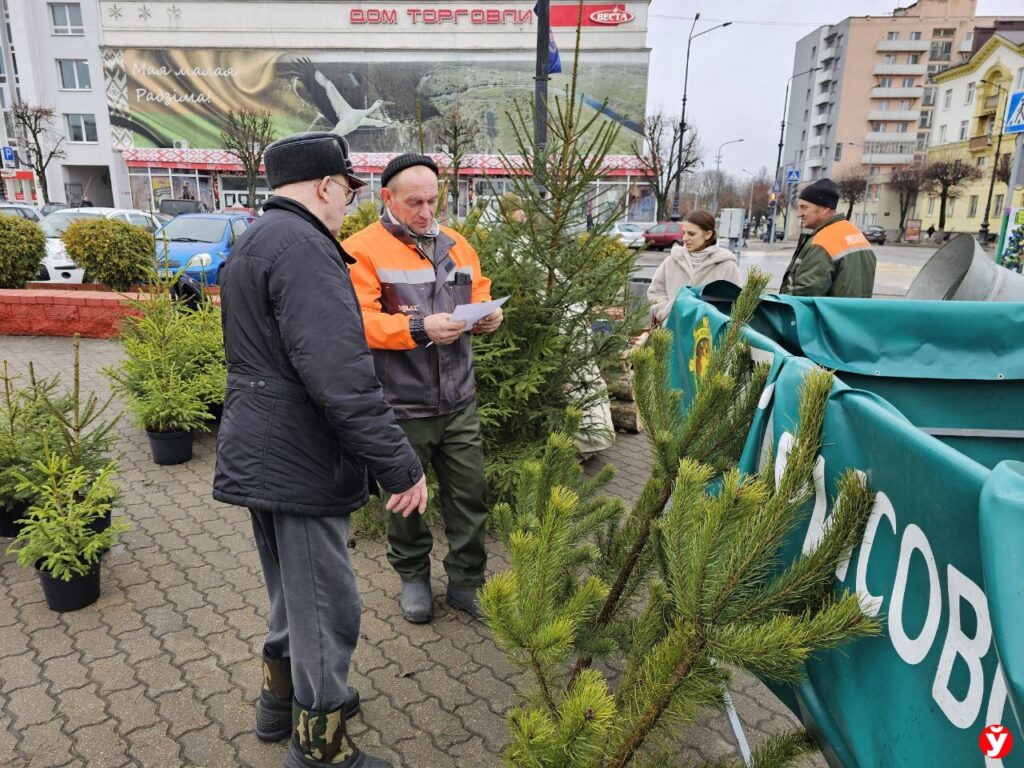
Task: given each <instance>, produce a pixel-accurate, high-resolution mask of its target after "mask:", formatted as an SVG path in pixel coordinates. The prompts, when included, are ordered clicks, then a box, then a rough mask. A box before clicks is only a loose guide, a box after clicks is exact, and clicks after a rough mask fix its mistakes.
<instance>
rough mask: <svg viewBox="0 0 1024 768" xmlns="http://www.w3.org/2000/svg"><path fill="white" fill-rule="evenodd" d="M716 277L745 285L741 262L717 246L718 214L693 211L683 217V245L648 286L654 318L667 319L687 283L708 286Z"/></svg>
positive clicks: (658, 271) (676, 247) (664, 263)
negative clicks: (741, 273)
mask: <svg viewBox="0 0 1024 768" xmlns="http://www.w3.org/2000/svg"><path fill="white" fill-rule="evenodd" d="M715 280H728V281H729V282H730V283H735V284H736V285H742V284H743V278H742V277H741V276H740V267H739V262H738V261H737V260H736V255H735V254H734V253H733V252H732V251H730V250H729V249H727V248H722V247H721V246H720V245H718V239H717V237H716V233H715V217H714V216H712V215H711V213H710V212H708V211H693V212H692V213H691V214H689V215H688V216H687V217H686V218H685V219H684V220H683V244H682V245H679V244H676V245H673V246H672V251H671V253H670V254H669V255H668V256H667V257H666V258H665V260H664V261H663V262H662V263H661V266H659V267H658V270H657V271H656V272H655V273H654V278H653V279H652V280H651V286H650V288H648V289H647V298H648V299H650V300H651V305H652V306H651V313H652V314H653V315H654V320H655V321H656V322H658V323H662V322H664V321H665V318H666V317H668V313H669V311H670V310H671V309H672V305H673V304H674V303H675V300H676V294H677V293H679V289H680V288H682V287H683V286H684V285H693V286H698V285H706V284H707V283H711V282H714V281H715Z"/></svg>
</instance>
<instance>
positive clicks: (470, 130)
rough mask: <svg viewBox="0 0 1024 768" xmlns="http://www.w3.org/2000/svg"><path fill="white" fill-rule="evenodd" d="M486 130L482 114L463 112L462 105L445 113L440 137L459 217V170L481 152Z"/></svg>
mask: <svg viewBox="0 0 1024 768" xmlns="http://www.w3.org/2000/svg"><path fill="white" fill-rule="evenodd" d="M483 131H484V123H483V116H482V113H480V112H473V111H471V110H468V109H463V108H462V107H460V106H459V103H458V102H455V103H454V104H452V105H451V106H450V107H448V108H447V109H445V110H442V111H441V116H440V118H439V122H438V125H437V138H438V140H439V141H440V142H441V147H440V150H441V153H442V154H444V155H445V156H446V157H447V158H448V171H449V173H450V175H451V181H450V182H449V184H448V193H449V195H450V196H451V199H452V205H453V206H454V208H455V212H454V215H455V216H458V215H459V169H461V168H462V160H463V158H465V157H466V155H468V154H470V153H472V152H473V151H474V150H475V149H477V146H478V142H479V140H480V136H481V135H482V134H483Z"/></svg>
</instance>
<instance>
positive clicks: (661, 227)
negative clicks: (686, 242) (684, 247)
mask: <svg viewBox="0 0 1024 768" xmlns="http://www.w3.org/2000/svg"><path fill="white" fill-rule="evenodd" d="M682 239H683V222H681V221H663V222H661V223H660V224H655V225H654V226H653V227H651V228H650V229H648V230H647V231H646V232H644V241H645V242H646V243H647V246H648V247H649V248H656V249H658V250H659V251H661V250H664V249H665V248H671V247H672V246H673V245H674V244H676V243H678V242H680V241H681V240H682Z"/></svg>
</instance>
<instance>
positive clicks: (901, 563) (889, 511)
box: [765, 413, 1008, 768]
mask: <svg viewBox="0 0 1024 768" xmlns="http://www.w3.org/2000/svg"><path fill="white" fill-rule="evenodd" d="M772 416H774V413H773V414H772ZM770 423H771V422H770V421H769V424H770ZM770 434H771V432H770V426H769V432H768V433H767V434H766V435H765V439H766V440H768V439H769V435H770ZM793 442H794V438H793V435H791V434H790V433H788V432H784V433H783V434H782V435H781V436H780V438H779V443H778V448H777V454H776V461H775V473H776V482H778V479H779V478H781V476H782V471H783V470H784V469H785V465H786V462H787V460H788V457H789V454H790V452H791V451H792V448H793ZM819 458H820V457H819ZM817 469H818V467H817V465H816V466H815V473H816V472H817ZM858 474H860V475H861V476H862V477H864V475H863V473H862V472H859V471H858ZM815 486H816V491H818V488H817V486H818V483H817V480H815ZM815 501H816V502H817V499H815ZM882 518H886V519H888V521H889V525H890V527H891V528H892V531H893V535H894V536H895V535H897V533H898V531H899V525H898V523H897V519H896V510H895V508H894V507H893V505H892V502H891V501H890V499H889V497H888V496H887V495H886V494H885V493H884V492H881V491H879V492H876V495H875V505H874V508H873V509H872V511H871V515H870V517H869V518H868V522H867V525H866V528H865V532H864V538H863V540H862V541H861V544H860V548H859V550H858V556H857V568H856V575H855V587H856V590H857V594H858V595H859V597H860V601H861V606H862V608H863V610H864V611H865V613H867V614H868V615H872V616H876V615H878V613H879V612H880V610H881V608H882V605H883V603H884V598H883V597H882V596H877V595H873V594H871V593H870V591H869V590H868V586H867V584H868V573H869V569H870V568H871V563H872V561H871V552H872V549H873V546H874V543H875V538H876V536H877V534H878V529H879V526H880V525H881V521H882ZM814 519H815V518H814V514H813V513H812V522H813V520H814ZM819 525H820V529H821V530H827V526H828V522H827V520H823V521H822V522H820V523H819ZM821 535H822V534H821V533H820V532H819V533H817V534H814V536H815V537H816V541H817V542H819V543H820V541H821ZM810 536H811V533H810V531H808V537H807V538H805V546H806V544H807V541H808V539H809V537H810ZM810 551H813V547H811V548H810ZM915 551H916V552H918V553H919V554H920V555H921V559H922V560H923V562H924V564H925V568H926V569H927V572H928V594H927V600H928V609H927V612H926V615H925V621H924V624H923V626H922V627H921V630H920V632H919V633H918V635H917V637H916V638H913V639H911V638H910V637H909V636H908V635H907V632H906V629H905V627H904V625H903V606H904V600H905V597H906V589H907V582H908V577H909V574H910V563H911V560H912V559H913V554H914V552H915ZM847 565H848V563H847ZM842 570H843V574H844V575H842V576H840V577H839V581H841V582H842V581H845V575H847V574H846V568H845V567H844V568H843V569H842ZM946 576H947V580H948V586H947V591H948V597H949V603H950V611H949V622H948V625H947V630H946V639H945V641H944V643H943V647H942V652H941V654H940V657H939V661H938V664H937V666H936V671H935V677H934V678H933V683H932V688H931V694H932V698H933V699H934V700H935V702H936V704H938V705H939V708H940V709H941V710H942V712H943V714H944V715H945V716H946V717H947V719H948V720H949V721H950V723H952V724H953V725H955V726H957V727H958V728H963V729H966V728H970V727H972V726H978V723H977V722H976V721H977V720H978V719H979V715H981V707H982V704H983V701H984V697H985V676H984V667H983V665H982V659H984V658H985V656H986V655H987V654H988V652H989V650H990V649H991V648H992V622H991V616H990V613H989V610H988V598H987V596H986V595H985V591H984V590H983V589H982V588H981V587H979V586H978V584H976V583H975V582H974V581H973V580H972V579H970V578H969V577H968V576H966V575H964V574H963V573H962V572H961V571H959V570H958V569H957V568H955V567H954V566H952V565H949V564H947V567H946ZM889 599H890V608H889V615H888V630H889V639H890V642H891V643H892V646H893V648H894V649H895V650H896V652H897V654H898V655H899V656H900V658H901V659H903V660H904V661H905V662H906V663H908V664H911V665H916V664H919V663H920V662H921V661H923V660H924V659H925V658H927V656H928V653H929V652H930V651H931V649H932V647H933V646H934V642H935V639H936V637H937V636H938V630H939V628H940V625H941V623H942V608H943V605H942V604H943V592H942V587H941V584H940V581H939V570H938V563H937V562H936V560H935V555H934V552H933V550H932V547H931V544H930V543H929V542H928V538H927V536H926V535H925V533H924V531H923V530H922V529H921V528H920V527H919V526H917V525H915V524H913V523H911V524H909V525H907V526H906V528H905V529H904V530H903V532H902V535H901V536H900V550H899V556H898V560H897V566H896V574H895V576H894V577H893V585H892V591H891V593H890V598H889ZM961 600H963V601H965V602H967V603H969V604H970V605H971V607H972V608H973V609H974V612H975V616H976V618H977V620H976V622H975V624H976V627H977V629H976V630H975V633H974V636H973V637H971V636H968V635H967V634H966V633H965V632H964V631H963V626H962V621H961V617H962V613H961V610H960V603H961ZM957 656H959V657H960V658H961V659H962V660H963V662H964V663H965V664H966V665H967V668H968V671H969V675H970V682H969V685H968V690H967V693H966V695H965V696H964V698H963V699H962V700H961V699H957V698H956V696H955V695H954V694H953V692H952V691H950V690H949V683H950V678H951V676H952V669H953V665H954V662H955V660H956V657H957ZM1007 703H1008V695H1007V687H1006V679H1005V677H1004V674H1003V669H1002V665H1001V664H999V663H998V660H997V664H996V669H995V674H994V676H993V679H992V688H991V690H990V691H989V694H988V707H987V708H986V711H985V722H983V723H981V726H978V727H984V726H985V725H987V724H991V723H1000V722H1002V721H1003V716H1004V714H1005V710H1006V705H1007ZM985 765H986V768H1000V767H1001V766H1002V765H1003V761H1002V760H997V759H993V758H985Z"/></svg>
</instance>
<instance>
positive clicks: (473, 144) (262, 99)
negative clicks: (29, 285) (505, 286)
mask: <svg viewBox="0 0 1024 768" xmlns="http://www.w3.org/2000/svg"><path fill="white" fill-rule="evenodd" d="M3 1H6V2H8V3H10V4H23V5H25V6H34V10H33V11H32V13H31V14H28V11H27V10H25V11H24V13H25V14H26V18H32V19H35V21H33V23H32V24H28V23H25V24H19V23H18V20H19V16H20V14H19V13H18V12H15V13H14V14H13V18H14V22H15V26H16V27H18V26H21V27H24V28H25V29H26V30H29V29H31V30H35V33H36V34H37V35H38V34H40V26H39V21H38V19H37V18H36V17H40V16H41V15H42V16H45V14H46V13H47V8H49V7H51V6H55V5H79V6H80V7H81V15H82V27H83V28H85V29H86V30H91V28H92V27H91V25H92V23H93V22H94V21H95V22H96V35H95V36H94V37H90V35H91V31H89V32H85V33H84V34H83V35H82V36H81V38H82V39H81V40H80V41H78V42H81V43H82V46H83V47H88V46H90V45H91V52H90V54H89V66H90V74H91V75H92V82H93V83H95V84H96V87H95V88H93V92H92V94H91V96H92V97H93V98H92V100H91V101H90V105H89V109H91V110H93V112H92V113H91V114H95V126H96V127H95V132H96V136H97V142H96V143H97V145H98V147H101V148H103V149H102V150H100V149H99V148H97V154H99V152H101V151H103V150H105V151H106V152H107V153H108V155H111V156H112V157H113V158H114V159H113V161H112V162H110V158H109V157H108V162H109V166H110V167H109V174H108V175H109V178H110V180H111V187H110V196H111V201H112V202H113V203H114V204H115V205H120V206H125V207H139V208H147V209H149V208H155V207H156V206H158V205H159V201H160V200H161V199H163V198H167V197H173V198H179V197H195V198H196V199H200V200H202V201H204V202H205V203H206V204H207V205H208V206H209V207H211V208H220V207H227V206H230V205H238V204H254V203H256V202H258V199H257V200H256V201H249V200H248V199H247V194H246V192H245V189H246V184H245V180H244V178H242V177H241V166H240V165H239V164H238V163H237V162H236V160H235V159H234V158H233V157H232V156H231V155H230V154H227V153H225V152H224V151H223V141H222V139H221V135H220V134H221V131H222V130H223V128H224V125H225V122H226V118H227V116H228V115H229V114H230V113H232V112H238V111H240V110H260V111H266V112H269V113H270V115H271V120H272V124H273V128H274V131H275V133H276V135H278V136H281V135H286V134H289V133H294V132H298V131H304V130H331V131H335V132H337V133H339V134H341V135H344V136H345V137H346V139H347V140H348V141H349V144H350V146H351V147H352V150H353V159H354V162H355V165H356V171H357V173H359V174H360V175H361V176H364V177H365V178H367V180H368V181H369V182H370V186H369V187H368V189H367V190H366V191H365V192H363V193H362V194H363V196H364V197H367V196H372V195H373V194H375V193H376V188H377V177H378V175H379V173H380V171H381V170H382V169H383V166H384V165H385V164H386V163H387V161H388V159H389V158H390V157H392V156H393V155H394V154H396V153H398V152H401V151H408V150H412V149H416V150H419V149H420V148H422V149H423V150H425V151H427V152H428V153H432V154H434V155H435V156H436V157H437V158H438V159H439V161H441V162H442V163H443V162H444V161H445V159H446V156H447V155H448V154H450V150H451V149H452V148H451V147H448V146H447V143H446V141H445V132H444V121H445V116H446V115H448V114H449V113H450V111H451V109H452V108H453V107H454V106H456V105H457V106H458V109H459V110H460V112H461V113H462V114H463V115H464V116H468V117H469V118H470V119H471V120H470V122H471V123H472V130H471V131H470V133H471V138H470V140H469V141H468V142H467V143H466V144H465V145H464V146H462V147H461V148H460V154H464V155H465V156H466V157H465V159H464V162H463V164H462V171H461V173H460V191H461V193H462V194H460V207H462V208H463V210H464V209H465V206H466V204H468V203H470V202H471V201H472V200H473V198H474V196H475V195H477V194H490V193H492V192H498V193H500V192H501V191H503V189H504V181H503V176H504V175H505V167H504V165H503V164H502V162H501V158H502V156H513V158H514V156H515V155H517V154H519V149H520V148H519V145H518V142H517V139H516V134H517V130H516V129H517V125H516V118H514V117H510V115H515V114H516V111H517V109H522V110H523V114H524V116H525V121H526V123H525V124H531V125H532V120H531V118H530V117H529V114H530V109H531V107H532V102H533V89H534V62H535V58H536V53H535V51H536V37H537V28H536V19H535V17H534V14H533V0H513V1H512V2H500V1H497V2H496V1H495V0H465V1H464V2H440V1H438V0H435V2H421V1H419V0H390V1H382V2H353V1H352V0H331V1H327V0H296V1H294V2H287V1H283V2H273V1H268V2H249V1H248V0H247V1H246V2H241V1H237V0H201V1H200V0H177V1H176V2H159V1H158V2H152V1H147V2H112V1H110V2H108V1H106V0H102V1H100V2H96V0H91V1H90V2H82V3H69V4H55V3H38V2H30V1H29V0H0V2H3ZM648 3H649V0H630V1H629V2H617V3H586V4H585V6H584V17H583V33H582V37H581V57H582V64H583V66H582V67H581V68H580V75H579V86H578V102H577V103H578V105H579V106H580V107H581V109H582V110H583V112H584V115H585V116H589V115H593V114H594V113H595V112H597V113H599V119H601V120H610V121H615V122H616V123H618V124H619V126H620V138H619V140H618V143H617V144H616V146H615V147H614V148H613V150H612V151H613V153H615V152H617V153H619V154H617V155H613V156H611V157H609V163H608V170H607V181H606V182H602V184H601V185H599V189H598V190H595V192H596V194H597V195H599V196H600V197H601V198H602V199H601V200H600V201H599V204H600V205H606V204H608V202H609V201H615V200H618V201H619V202H620V204H622V205H623V207H624V208H625V210H626V217H627V218H629V219H632V220H639V221H649V220H652V219H653V218H654V215H655V213H654V210H655V206H654V201H653V197H652V195H651V193H650V190H649V187H648V186H647V184H646V183H645V182H644V181H643V174H642V169H641V168H640V167H639V164H638V163H637V162H636V161H635V159H634V158H632V157H631V156H630V154H629V148H630V146H631V144H632V143H633V141H634V139H635V138H636V137H637V136H639V134H638V131H640V130H641V126H642V124H643V116H644V107H645V99H646V88H647V70H648V61H649V51H648V49H647V48H646V36H647V35H646V32H647V6H648ZM41 9H42V10H41ZM76 18H77V17H76ZM551 22H552V30H553V34H554V37H555V40H556V41H557V44H558V47H559V49H560V53H561V60H562V66H563V68H564V74H552V75H551V80H550V84H549V87H550V98H551V99H552V100H554V99H555V98H560V99H564V98H565V96H564V94H565V89H566V86H567V84H568V79H569V74H568V73H569V72H570V71H571V68H572V52H573V46H574V43H575V25H576V3H575V2H574V3H572V4H571V6H569V5H567V4H558V3H557V2H556V3H554V4H553V6H552V10H551ZM23 34H24V35H25V37H26V40H25V42H24V43H23V42H21V41H20V40H18V41H16V42H17V44H18V45H19V46H21V47H25V46H29V47H30V46H31V45H32V43H31V42H30V41H29V40H28V37H29V32H25V33H23ZM33 50H34V49H33ZM40 50H41V55H40V56H39V57H33V63H32V69H33V70H34V71H36V70H37V71H39V72H42V71H43V70H44V69H45V68H46V67H50V68H53V67H54V66H57V65H55V64H54V61H55V60H56V59H57V58H58V57H63V56H67V55H69V54H64V53H58V52H56V51H55V50H51V49H40ZM79 55H81V56H83V57H84V56H85V55H86V54H85V53H81V54H78V53H76V54H75V56H76V57H77V56H79ZM36 58H38V61H36ZM23 79H24V78H23ZM50 80H51V84H52V81H53V77H51V78H50ZM37 82H38V83H40V84H41V83H42V81H41V80H40V79H39V78H35V79H34V80H33V87H32V89H29V91H28V92H29V93H31V94H33V98H37V99H39V100H42V101H49V100H51V99H56V96H57V95H55V94H54V93H52V92H50V91H46V90H41V91H37V90H34V89H36V88H38V86H37V85H36V83H37ZM37 93H38V95H35V94H37ZM64 101H67V102H68V106H66V107H65V106H63V104H64ZM70 102H71V97H70V95H69V96H68V97H67V99H63V100H62V101H61V109H62V110H66V111H67V112H68V114H79V113H80V112H81V113H86V107H85V106H79V105H72V104H71V103H70ZM100 102H102V103H100ZM100 113H101V114H100ZM72 127H74V126H72ZM54 173H58V172H57V171H54ZM268 192H269V190H267V189H266V187H265V185H261V187H260V189H259V190H258V192H257V198H261V197H263V196H265V195H266V194H268ZM90 196H91V197H92V199H93V201H94V202H98V201H97V199H96V197H95V196H93V195H90ZM460 212H461V211H460Z"/></svg>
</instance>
